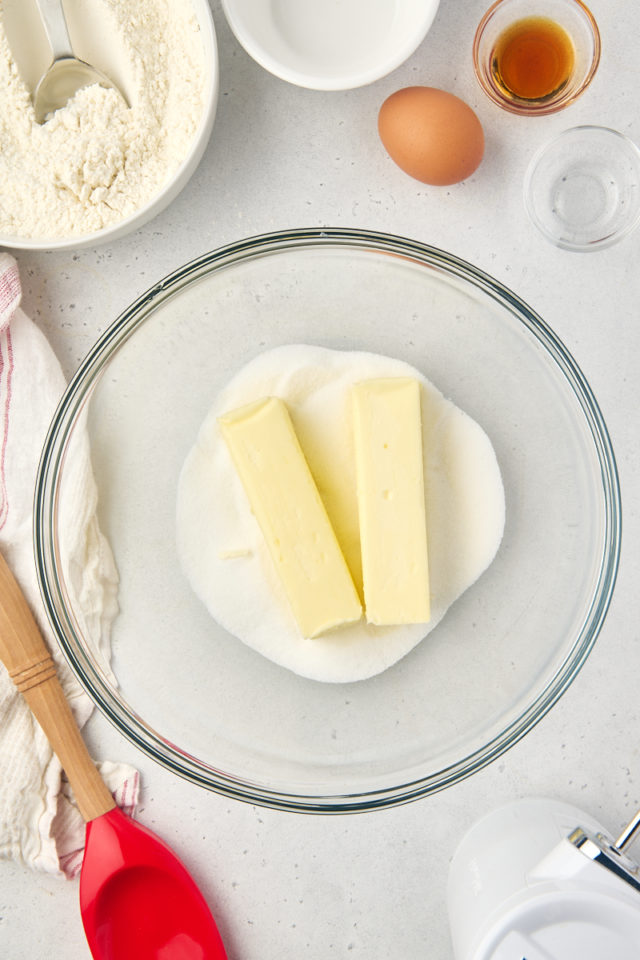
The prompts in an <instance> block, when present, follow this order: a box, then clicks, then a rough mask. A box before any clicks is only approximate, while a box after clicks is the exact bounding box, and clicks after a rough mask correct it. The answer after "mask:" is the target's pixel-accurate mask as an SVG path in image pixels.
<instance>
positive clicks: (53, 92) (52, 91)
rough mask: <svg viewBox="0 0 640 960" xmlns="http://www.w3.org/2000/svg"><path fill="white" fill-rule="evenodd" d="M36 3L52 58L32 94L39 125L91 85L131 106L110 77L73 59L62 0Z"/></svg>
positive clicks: (47, 0) (37, 0)
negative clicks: (115, 93) (111, 91)
mask: <svg viewBox="0 0 640 960" xmlns="http://www.w3.org/2000/svg"><path fill="white" fill-rule="evenodd" d="M36 2H37V5H38V8H39V10H40V16H41V17H42V22H43V23H44V26H45V30H46V32H47V37H48V40H49V44H50V45H51V52H52V54H53V60H52V62H51V65H50V67H49V68H48V70H47V71H46V73H44V74H43V76H42V77H41V78H40V81H39V83H38V85H37V87H36V89H35V91H34V94H33V107H34V110H35V113H36V121H37V123H44V122H45V120H46V119H47V117H48V116H49V114H50V113H53V112H54V110H59V109H60V107H64V106H65V104H66V103H67V102H68V101H69V100H70V99H71V97H73V96H74V94H76V93H77V91H78V90H80V89H82V87H88V86H90V85H91V84H92V83H99V84H100V85H101V86H102V87H109V88H111V89H112V90H115V91H116V92H117V93H119V94H120V96H121V97H122V99H123V100H124V102H125V103H126V104H127V106H128V105H129V104H128V103H127V99H126V97H125V96H124V94H123V93H122V91H121V90H120V89H119V88H118V87H117V86H116V85H115V83H113V82H112V81H111V80H110V79H109V77H107V76H105V74H104V73H102V72H101V71H100V70H96V68H95V67H92V66H91V64H89V63H85V61H84V60H78V58H77V57H75V56H74V54H73V49H72V47H71V40H70V38H69V31H68V29H67V21H66V19H65V15H64V10H63V8H62V0H36Z"/></svg>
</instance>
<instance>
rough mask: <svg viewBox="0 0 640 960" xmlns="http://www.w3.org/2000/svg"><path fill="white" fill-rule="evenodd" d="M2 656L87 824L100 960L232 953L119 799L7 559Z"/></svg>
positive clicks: (91, 926)
mask: <svg viewBox="0 0 640 960" xmlns="http://www.w3.org/2000/svg"><path fill="white" fill-rule="evenodd" d="M0 659H1V660H2V661H3V662H4V664H5V666H6V667H7V670H8V671H9V675H10V677H11V679H12V680H13V682H14V683H15V685H16V687H17V688H18V690H20V691H21V693H22V694H23V696H24V697H25V699H26V701H27V703H28V704H29V706H30V707H31V710H32V711H33V713H34V715H35V717H36V719H37V720H38V723H39V724H40V726H41V727H42V729H43V731H44V733H45V735H46V736H47V738H48V740H49V743H50V744H51V746H52V748H53V749H54V751H55V752H56V754H57V755H58V758H59V759H60V762H61V764H62V766H63V768H64V770H65V771H66V773H67V777H68V778H69V782H70V784H71V786H72V787H73V791H74V793H75V796H76V800H77V802H78V807H79V808H80V812H81V813H82V816H83V817H84V819H85V821H86V824H87V830H86V846H85V853H84V860H83V863H82V872H81V875H80V910H81V913H82V922H83V924H84V929H85V933H86V935H87V940H88V942H89V947H90V949H91V953H92V955H93V957H94V960H226V953H225V950H224V947H223V945H222V940H221V939H220V935H219V933H218V930H217V927H216V925H215V923H214V920H213V917H212V916H211V912H210V910H209V908H208V906H207V904H206V902H205V900H204V898H203V896H202V894H201V893H200V891H199V889H198V887H197V886H196V884H195V882H194V881H193V879H192V877H191V876H190V875H189V873H188V872H187V870H186V868H185V867H184V866H183V865H182V863H181V862H180V861H179V860H178V858H177V857H176V855H175V854H174V853H173V852H172V851H171V850H170V849H169V847H167V846H166V844H164V843H163V842H162V840H160V839H159V838H158V837H156V836H155V835H154V834H153V833H152V832H151V831H150V830H147V829H146V828H145V827H143V826H141V825H140V824H139V823H134V821H133V820H131V819H130V818H129V817H127V816H126V815H125V814H124V813H122V811H121V810H120V809H119V808H118V807H117V806H116V804H115V802H114V800H113V797H112V796H111V794H110V793H109V790H108V789H107V787H106V785H105V783H104V781H103V780H102V778H101V776H100V774H99V773H98V771H97V769H96V767H95V765H94V763H93V761H92V759H91V757H90V756H89V753H88V751H87V748H86V747H85V745H84V741H83V740H82V736H81V734H80V731H79V729H78V726H77V724H76V722H75V719H74V717H73V714H72V712H71V709H70V707H69V704H68V703H67V700H66V698H65V696H64V693H63V691H62V687H61V686H60V683H59V681H58V678H57V676H56V668H55V665H54V663H53V660H52V659H51V656H50V654H49V651H48V650H47V648H46V646H45V644H44V641H43V639H42V636H41V634H40V631H39V629H38V626H37V624H36V622H35V620H34V618H33V616H32V614H31V611H30V610H29V607H28V606H27V602H26V600H25V598H24V596H23V594H22V591H21V590H20V587H19V586H18V584H17V583H16V581H15V579H14V577H13V574H12V573H11V571H10V570H9V568H8V566H7V564H6V562H5V560H4V559H3V558H2V557H1V556H0Z"/></svg>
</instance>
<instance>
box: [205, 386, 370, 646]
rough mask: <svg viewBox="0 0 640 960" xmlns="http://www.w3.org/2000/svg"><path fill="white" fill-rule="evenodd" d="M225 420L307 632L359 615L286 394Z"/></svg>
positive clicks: (226, 433) (234, 453)
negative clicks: (284, 396) (296, 430)
mask: <svg viewBox="0 0 640 960" xmlns="http://www.w3.org/2000/svg"><path fill="white" fill-rule="evenodd" d="M219 424H220V428H221V430H222V435H223V436H224V439H225V441H226V443H227V445H228V447H229V451H230V453H231V457H232V459H233V462H234V464H235V467H236V470H237V472H238V475H239V477H240V479H241V481H242V484H243V486H244V489H245V491H246V493H247V496H248V498H249V503H250V505H251V509H252V510H253V513H254V514H255V516H256V519H257V521H258V524H259V525H260V528H261V530H262V533H263V535H264V538H265V541H266V544H267V547H268V549H269V553H270V554H271V558H272V560H273V563H274V564H275V567H276V570H277V571H278V574H279V576H280V579H281V581H282V584H283V586H284V589H285V592H286V595H287V597H288V600H289V603H290V605H291V609H292V611H293V614H294V617H295V619H296V621H297V623H298V627H299V628H300V631H301V633H302V635H303V636H304V637H316V636H318V635H319V634H321V633H324V632H325V631H326V630H330V629H332V628H333V627H337V626H339V625H340V624H343V623H351V622H353V621H355V620H359V619H360V617H361V615H362V606H361V603H360V598H359V597H358V594H357V591H356V589H355V587H354V584H353V580H352V579H351V574H350V572H349V569H348V567H347V564H346V562H345V559H344V557H343V555H342V551H341V549H340V546H339V544H338V541H337V539H336V535H335V532H334V530H333V527H332V525H331V522H330V520H329V517H328V516H327V512H326V510H325V507H324V504H323V503H322V500H321V498H320V494H319V493H318V489H317V487H316V484H315V482H314V479H313V477H312V475H311V471H310V470H309V466H308V464H307V461H306V459H305V456H304V453H303V452H302V449H301V447H300V444H299V442H298V438H297V436H296V433H295V430H294V427H293V424H292V422H291V418H290V416H289V412H288V410H287V408H286V406H285V404H284V403H283V401H282V400H280V399H278V398H276V397H267V398H265V399H262V400H258V401H256V402H255V403H252V404H249V405H248V406H245V407H241V408H240V409H238V410H234V411H231V412H230V413H228V414H225V415H224V416H223V417H220V419H219ZM248 602H251V598H248Z"/></svg>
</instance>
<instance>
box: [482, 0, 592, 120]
mask: <svg viewBox="0 0 640 960" xmlns="http://www.w3.org/2000/svg"><path fill="white" fill-rule="evenodd" d="M531 17H536V18H538V17H541V18H544V19H548V20H551V21H553V22H554V23H555V24H557V25H558V26H560V27H562V28H563V29H564V30H565V31H566V32H567V34H568V35H569V37H570V38H571V41H572V43H573V48H574V64H573V68H572V71H571V73H570V75H569V77H568V79H567V81H566V83H564V84H562V85H561V86H559V87H558V89H556V90H554V91H553V92H552V93H549V94H547V95H546V96H541V97H537V98H524V97H519V96H516V95H515V94H513V93H511V92H510V91H508V90H507V89H505V87H504V86H503V85H501V84H500V83H499V82H498V79H497V78H496V76H495V75H494V69H493V67H494V59H495V51H496V44H497V41H498V40H499V38H500V37H501V36H502V35H503V34H504V32H505V31H506V30H507V29H508V28H509V27H511V26H512V25H513V24H515V23H517V22H518V21H519V20H524V19H527V18H531ZM599 62H600V32H599V30H598V25H597V23H596V21H595V19H594V18H593V15H592V14H591V12H590V11H589V10H588V9H587V7H586V6H585V5H584V3H582V2H581V0H536V3H535V4H532V3H531V0H497V2H496V3H494V4H493V5H492V6H491V7H489V9H488V10H487V12H486V13H485V15H484V17H483V18H482V20H481V21H480V23H479V24H478V28H477V30H476V34H475V37H474V40H473V66H474V70H475V74H476V77H477V79H478V82H479V83H480V86H481V87H482V89H483V90H484V92H485V93H486V94H487V96H488V97H489V98H490V99H491V100H493V102H494V103H496V104H497V105H498V106H499V107H502V108H503V110H508V111H510V112H511V113H517V114H519V115H520V116H525V117H527V116H528V117H532V116H543V115H545V114H549V113H556V112H557V111H558V110H562V109H563V108H564V107H567V106H569V104H570V103H573V101H574V100H575V99H576V98H577V97H579V96H580V94H581V93H583V92H584V91H585V90H586V88H587V87H588V85H589V84H590V83H591V80H592V79H593V76H594V74H595V72H596V70H597V68H598V64H599Z"/></svg>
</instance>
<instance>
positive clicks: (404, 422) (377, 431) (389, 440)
mask: <svg viewBox="0 0 640 960" xmlns="http://www.w3.org/2000/svg"><path fill="white" fill-rule="evenodd" d="M420 394H421V388H420V384H419V382H418V381H417V380H413V379H411V378H404V377H399V378H389V379H380V380H365V381H362V382H361V383H357V384H355V385H354V387H353V396H352V401H353V426H354V443H355V453H356V476H357V492H358V515H359V521H360V541H361V549H362V573H363V580H364V599H365V612H366V617H367V620H368V621H369V623H374V624H380V625H382V624H402V623H423V622H427V621H428V620H429V618H430V615H431V611H430V597H429V562H428V552H427V526H426V510H425V493H424V469H423V453H422V417H421V409H420V406H421V404H420Z"/></svg>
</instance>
